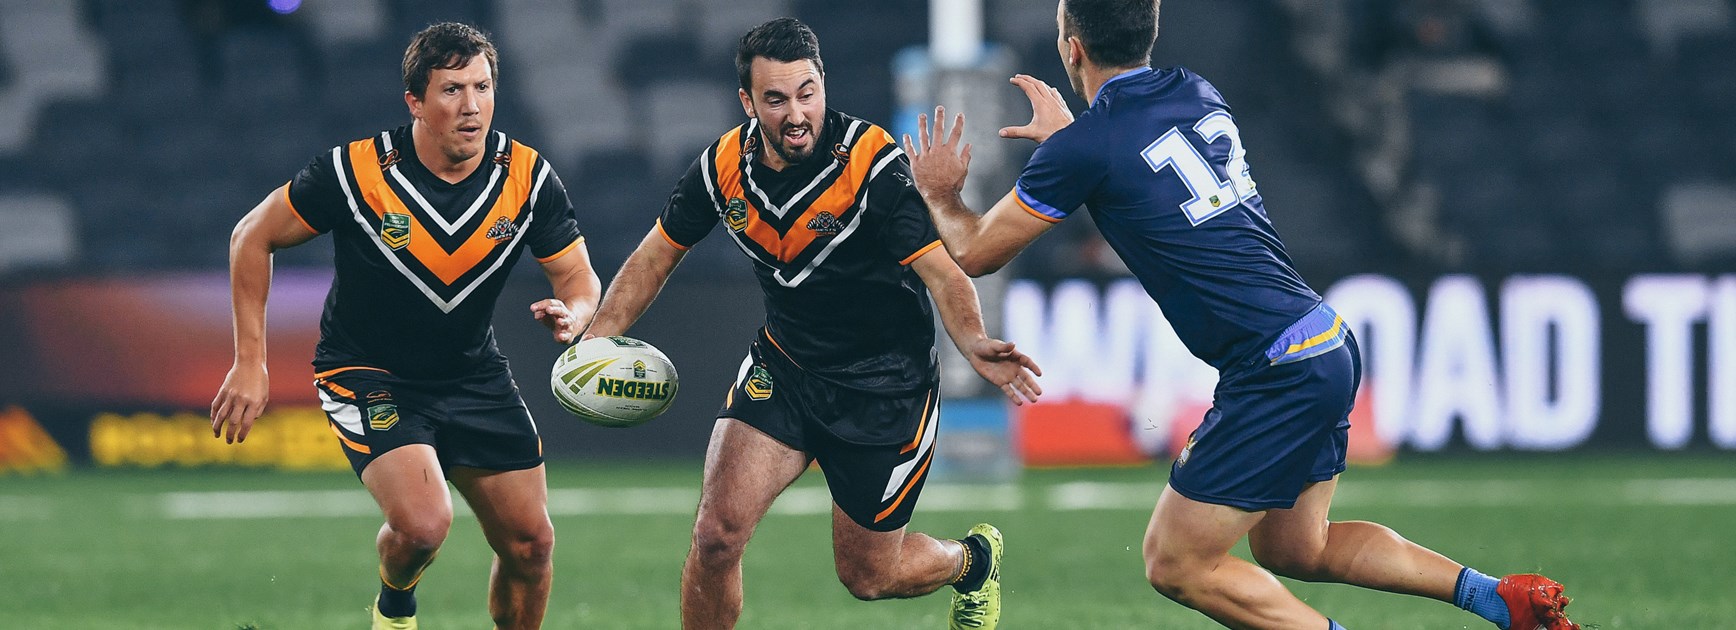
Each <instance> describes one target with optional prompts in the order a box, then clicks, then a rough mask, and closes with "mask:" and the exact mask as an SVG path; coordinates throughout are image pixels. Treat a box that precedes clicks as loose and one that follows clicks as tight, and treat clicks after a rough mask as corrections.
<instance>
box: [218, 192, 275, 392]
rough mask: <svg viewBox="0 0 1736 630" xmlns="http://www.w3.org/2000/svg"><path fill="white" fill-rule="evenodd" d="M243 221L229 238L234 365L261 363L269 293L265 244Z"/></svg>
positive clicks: (266, 244) (269, 270)
mask: <svg viewBox="0 0 1736 630" xmlns="http://www.w3.org/2000/svg"><path fill="white" fill-rule="evenodd" d="M251 226H252V224H251V223H250V222H249V221H247V220H246V219H243V220H242V222H241V224H239V225H237V226H236V227H235V232H234V234H232V235H231V236H230V238H229V291H230V301H231V306H232V311H233V317H234V327H235V362H236V363H237V364H241V363H264V362H265V303H266V300H267V298H268V297H269V295H270V293H271V253H272V248H271V246H270V244H269V243H267V242H266V240H265V239H264V238H263V237H262V236H261V235H260V234H259V232H258V231H256V230H252V229H249V228H250V227H251Z"/></svg>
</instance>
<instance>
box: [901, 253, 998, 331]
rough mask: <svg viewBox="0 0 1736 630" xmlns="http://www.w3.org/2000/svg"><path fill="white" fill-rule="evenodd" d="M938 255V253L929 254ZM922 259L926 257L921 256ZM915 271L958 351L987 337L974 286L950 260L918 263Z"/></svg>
mask: <svg viewBox="0 0 1736 630" xmlns="http://www.w3.org/2000/svg"><path fill="white" fill-rule="evenodd" d="M930 255H931V256H938V255H939V252H935V253H933V254H930ZM925 258H926V257H925ZM917 262H918V264H919V265H920V266H918V267H917V272H918V273H919V274H920V275H922V276H923V278H922V281H923V284H926V285H928V291H929V294H930V295H931V296H933V297H934V307H935V309H937V310H939V311H940V323H941V325H942V326H944V327H946V334H947V336H948V337H951V338H952V342H953V344H955V345H957V346H958V347H959V349H960V350H961V351H963V350H965V349H966V348H969V347H970V344H971V343H973V342H975V341H977V340H979V339H982V338H984V337H987V336H988V333H987V331H986V329H985V328H984V326H983V313H982V306H981V304H979V303H978V302H977V292H976V285H975V284H972V283H971V281H970V278H969V277H966V276H965V274H964V273H963V272H962V271H960V270H959V269H958V267H957V266H956V265H953V264H952V262H951V261H950V260H940V261H938V262H937V263H933V264H931V263H930V261H929V260H918V261H917Z"/></svg>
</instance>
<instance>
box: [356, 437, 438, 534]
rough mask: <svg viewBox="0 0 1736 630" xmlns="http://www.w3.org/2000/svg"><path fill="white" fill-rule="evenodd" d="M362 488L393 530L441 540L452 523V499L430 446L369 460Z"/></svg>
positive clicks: (402, 448)
mask: <svg viewBox="0 0 1736 630" xmlns="http://www.w3.org/2000/svg"><path fill="white" fill-rule="evenodd" d="M362 485H364V486H367V488H368V492H369V493H372V494H373V495H374V501H375V502H376V503H378V504H379V505H380V512H381V513H382V514H384V515H385V517H386V522H387V523H389V524H391V525H392V527H393V529H396V530H399V531H405V532H420V533H423V534H427V535H433V534H439V535H441V536H444V534H445V529H446V527H447V525H449V524H450V523H451V522H452V495H451V494H450V493H449V492H448V491H447V489H446V475H445V474H444V473H443V472H442V471H441V469H440V460H439V458H437V457H436V456H435V455H434V447H432V446H429V445H427V444H407V445H404V446H400V447H398V448H394V449H392V450H390V451H387V452H386V453H384V454H382V455H380V456H379V457H375V458H373V460H372V461H370V462H369V463H368V465H367V468H364V469H362Z"/></svg>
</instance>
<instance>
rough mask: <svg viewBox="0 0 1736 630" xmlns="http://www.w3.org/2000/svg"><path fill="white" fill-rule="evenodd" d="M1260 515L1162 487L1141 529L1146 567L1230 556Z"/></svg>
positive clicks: (1193, 562)
mask: <svg viewBox="0 0 1736 630" xmlns="http://www.w3.org/2000/svg"><path fill="white" fill-rule="evenodd" d="M1262 516H1263V513H1261V512H1250V511H1247V510H1243V509H1240V508H1235V507H1231V506H1228V505H1217V504H1212V503H1204V502H1201V501H1195V500H1193V499H1189V498H1187V497H1186V496H1183V495H1182V494H1181V493H1179V492H1176V491H1175V489H1174V488H1171V487H1168V486H1165V487H1164V489H1163V494H1161V495H1159V496H1158V498H1157V507H1156V508H1154V509H1153V510H1152V511H1151V521H1150V523H1148V524H1147V525H1146V528H1145V541H1144V553H1145V561H1146V563H1147V564H1148V565H1150V564H1153V563H1156V564H1161V565H1165V566H1177V565H1185V564H1196V563H1208V562H1215V561H1216V559H1218V558H1222V557H1223V556H1225V555H1228V554H1229V553H1230V548H1231V547H1234V546H1235V545H1236V542H1237V541H1240V540H1241V539H1242V537H1243V536H1245V535H1247V534H1248V531H1249V530H1250V529H1252V528H1253V527H1254V526H1255V524H1257V523H1259V522H1260V519H1261V517H1262Z"/></svg>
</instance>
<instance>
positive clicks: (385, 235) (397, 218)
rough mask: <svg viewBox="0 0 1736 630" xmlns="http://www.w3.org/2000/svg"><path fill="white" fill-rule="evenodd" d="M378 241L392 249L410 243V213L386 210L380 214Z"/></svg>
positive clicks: (397, 248) (402, 247) (401, 247)
mask: <svg viewBox="0 0 1736 630" xmlns="http://www.w3.org/2000/svg"><path fill="white" fill-rule="evenodd" d="M380 241H381V242H383V243H385V244H386V247H390V248H392V249H393V250H400V249H404V247H405V246H407V245H409V244H410V215H408V214H402V213H398V212H387V213H385V214H384V215H381V216H380Z"/></svg>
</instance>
